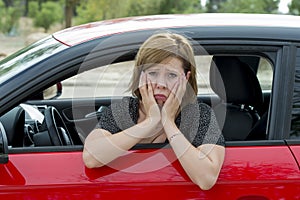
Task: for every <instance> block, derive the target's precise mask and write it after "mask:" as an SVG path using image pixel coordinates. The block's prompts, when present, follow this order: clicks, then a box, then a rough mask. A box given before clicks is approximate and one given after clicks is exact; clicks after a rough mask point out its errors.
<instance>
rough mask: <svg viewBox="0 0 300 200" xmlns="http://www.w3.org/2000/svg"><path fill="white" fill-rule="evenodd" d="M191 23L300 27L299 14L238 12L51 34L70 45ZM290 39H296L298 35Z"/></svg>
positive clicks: (152, 18)
mask: <svg viewBox="0 0 300 200" xmlns="http://www.w3.org/2000/svg"><path fill="white" fill-rule="evenodd" d="M195 26H200V27H240V28H245V27H273V28H276V29H284V28H293V29H295V28H296V29H297V32H298V31H299V30H300V29H299V28H300V16H293V15H279V14H241V13H202V14H177V15H170V14H167V15H149V16H140V17H128V18H119V19H112V20H104V21H99V22H92V23H88V24H83V25H79V26H74V27H71V28H68V29H65V30H62V31H59V32H56V33H54V34H53V37H54V38H55V39H56V40H58V41H59V42H61V43H63V44H65V45H68V46H74V45H76V44H80V43H83V42H86V41H89V40H92V39H96V38H101V37H104V36H109V35H113V34H119V33H124V32H132V31H142V30H151V29H161V28H166V29H167V28H180V27H195ZM283 33H284V32H283ZM298 33H299V32H298ZM266 34H267V33H266ZM269 34H272V33H269ZM281 34H282V33H281ZM294 39H295V40H299V35H298V37H296V38H294Z"/></svg>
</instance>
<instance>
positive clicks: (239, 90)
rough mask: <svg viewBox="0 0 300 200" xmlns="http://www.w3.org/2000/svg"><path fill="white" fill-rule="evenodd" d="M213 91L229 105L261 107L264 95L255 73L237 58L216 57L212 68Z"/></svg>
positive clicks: (211, 81)
mask: <svg viewBox="0 0 300 200" xmlns="http://www.w3.org/2000/svg"><path fill="white" fill-rule="evenodd" d="M210 84H211V87H212V89H213V91H214V92H215V93H216V94H217V95H218V96H219V97H220V98H221V99H223V100H225V101H226V102H227V103H234V104H245V105H251V106H257V105H261V104H262V103H263V95H262V90H261V87H260V84H259V82H258V79H257V77H256V74H255V73H254V71H253V70H252V69H251V68H250V67H249V66H248V65H247V64H246V63H244V62H241V61H240V60H239V59H238V57H235V56H214V57H213V59H212V62H211V67H210Z"/></svg>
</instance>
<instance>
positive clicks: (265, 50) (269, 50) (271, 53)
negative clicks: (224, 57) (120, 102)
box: [9, 39, 285, 153]
mask: <svg viewBox="0 0 300 200" xmlns="http://www.w3.org/2000/svg"><path fill="white" fill-rule="evenodd" d="M197 41H198V42H199V43H200V44H201V45H203V46H204V48H205V50H206V51H207V52H208V53H212V52H213V53H219V54H222V53H223V54H224V53H228V52H229V51H230V53H234V54H241V53H242V54H246V53H251V54H252V53H253V52H254V54H257V55H258V56H264V57H267V58H269V59H270V61H271V62H272V63H278V62H279V61H278V52H279V51H280V50H281V48H282V46H283V45H284V44H285V42H278V41H277V42H270V41H266V42H262V41H253V40H249V41H248V40H231V41H229V40H202V39H201V40H200V39H199V40H197ZM138 46H139V43H134V44H132V45H131V46H130V45H128V46H127V47H126V48H124V50H123V51H124V52H126V49H127V53H129V54H132V55H134V54H135V53H136V51H137V49H138ZM134 47H136V48H134ZM87 49H91V48H90V47H88V48H87ZM67 52H68V51H65V52H63V53H66V54H67ZM196 53H197V52H196ZM198 53H199V52H198ZM132 55H129V57H132ZM98 59H99V58H96V57H92V59H91V60H90V61H89V63H88V65H87V66H86V68H85V69H86V70H88V69H91V68H93V67H96V66H99V62H98ZM120 59H121V60H122V59H123V60H124V59H125V60H126V58H120ZM279 60H280V59H279ZM47 61H48V62H49V64H50V61H51V59H49V60H47ZM78 61H79V63H77V64H76V62H74V63H73V64H72V65H73V67H74V66H77V69H78V67H79V66H80V65H81V62H82V59H78ZM64 63H66V62H64ZM274 66H275V65H274ZM75 68H76V67H75ZM75 73H76V70H75V71H74V70H73V72H70V71H69V72H68V74H69V75H70V74H71V75H74V74H75ZM274 73H275V71H274ZM49 83H50V84H49ZM53 83H54V82H53V80H52V82H51V80H48V82H47V83H44V87H45V86H48V87H49V86H50V85H51V84H53ZM273 90H274V88H273ZM46 102H47V101H45V103H46ZM270 103H271V104H272V101H271V102H270ZM271 118H272V117H271ZM269 125H270V124H269ZM271 125H272V124H271ZM282 139H283V138H278V137H277V139H276V138H269V140H265V141H242V142H236V141H232V142H226V146H256V145H263V146H269V145H282V144H283V140H282ZM137 146H138V148H139V146H143V148H146V147H145V145H137ZM146 146H149V144H146ZM81 148H82V147H79V149H81ZM134 148H136V147H134ZM149 148H151V144H150V147H149ZM51 149H53V151H55V152H56V151H64V147H62V148H57V147H55V146H53V147H45V148H36V149H34V148H27V150H26V151H27V152H44V151H45V150H46V151H47V152H49V151H51ZM66 149H67V151H69V150H70V149H72V147H66ZM76 149H77V150H78V147H74V150H76ZM16 151H17V152H21V151H22V150H13V149H10V150H9V152H11V153H13V152H16Z"/></svg>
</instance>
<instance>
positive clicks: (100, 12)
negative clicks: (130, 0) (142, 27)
mask: <svg viewBox="0 0 300 200" xmlns="http://www.w3.org/2000/svg"><path fill="white" fill-rule="evenodd" d="M126 5H127V0H110V1H107V0H97V1H95V0H82V1H81V2H80V5H79V6H78V7H77V9H76V11H77V19H76V20H77V24H82V23H86V22H92V21H99V20H105V19H113V18H119V17H125V16H126V8H127V6H126Z"/></svg>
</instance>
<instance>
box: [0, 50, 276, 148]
mask: <svg viewBox="0 0 300 200" xmlns="http://www.w3.org/2000/svg"><path fill="white" fill-rule="evenodd" d="M252 58H253V59H251V56H250V57H249V56H248V58H246V57H245V56H228V55H215V56H213V59H212V62H211V67H210V72H209V76H210V85H211V88H212V89H213V91H214V93H215V95H214V96H213V97H212V96H199V97H198V98H199V101H202V102H204V103H207V104H209V105H210V106H211V107H212V108H213V110H214V112H215V114H216V117H217V120H218V122H219V125H220V127H221V129H222V131H223V134H224V137H225V140H226V141H246V140H265V139H267V136H266V125H267V116H268V115H267V110H268V105H269V99H270V98H269V97H270V94H269V93H266V94H264V93H263V92H262V89H261V87H260V84H259V82H258V79H257V76H256V71H255V70H256V69H255V68H253V65H254V66H255V67H257V61H256V60H255V59H254V58H257V56H256V57H255V56H253V57H252ZM255 63H256V64H255ZM251 65H252V66H251ZM73 101H74V100H73ZM93 101H94V102H93V103H94V105H93V106H89V102H90V100H87V101H84V100H81V101H80V104H81V106H78V107H75V108H74V107H72V108H70V107H69V108H63V109H61V108H60V105H63V104H64V103H65V102H64V101H60V100H59V99H56V100H53V99H51V100H48V101H47V100H43V101H40V100H36V99H34V100H32V101H28V102H26V103H28V104H32V105H34V106H36V108H37V109H39V110H40V111H41V112H42V113H43V115H44V116H45V119H46V120H44V121H45V122H44V123H42V124H41V123H38V122H37V121H35V120H33V121H32V120H28V119H27V118H26V112H25V111H24V109H23V108H22V107H20V106H18V107H16V108H14V109H12V110H11V111H9V112H8V113H6V114H4V115H3V116H1V117H0V121H1V122H2V124H3V126H4V128H5V131H6V134H7V138H8V143H9V146H11V147H38V146H72V145H82V143H83V140H84V139H82V138H81V135H87V134H88V133H89V131H91V130H92V129H93V128H94V127H95V125H96V123H97V117H98V114H99V113H97V112H96V113H95V110H101V106H107V105H109V102H110V99H108V98H107V99H93ZM77 109H78V113H74V112H77V111H76V110H77ZM93 111H94V112H93ZM75 126H76V127H75ZM50 129H51V130H50Z"/></svg>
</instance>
